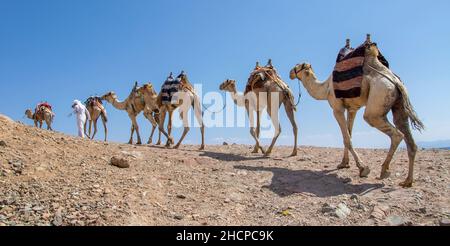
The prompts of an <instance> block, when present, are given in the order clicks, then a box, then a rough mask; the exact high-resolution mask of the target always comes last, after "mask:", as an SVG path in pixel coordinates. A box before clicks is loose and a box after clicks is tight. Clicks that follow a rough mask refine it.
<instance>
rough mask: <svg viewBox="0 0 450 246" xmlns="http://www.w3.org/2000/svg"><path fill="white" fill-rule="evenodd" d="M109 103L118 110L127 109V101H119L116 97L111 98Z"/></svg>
mask: <svg viewBox="0 0 450 246" xmlns="http://www.w3.org/2000/svg"><path fill="white" fill-rule="evenodd" d="M111 104H112V105H113V106H114V108H116V109H119V110H126V109H127V105H128V103H127V101H119V100H117V99H113V100H112V102H111Z"/></svg>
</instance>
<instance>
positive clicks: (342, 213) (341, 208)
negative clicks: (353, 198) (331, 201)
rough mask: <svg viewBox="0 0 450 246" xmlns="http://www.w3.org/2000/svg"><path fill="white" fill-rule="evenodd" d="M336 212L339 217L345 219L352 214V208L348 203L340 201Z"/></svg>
mask: <svg viewBox="0 0 450 246" xmlns="http://www.w3.org/2000/svg"><path fill="white" fill-rule="evenodd" d="M334 213H335V215H336V216H337V217H338V218H339V219H345V218H347V216H349V215H350V213H351V210H350V209H349V208H348V207H347V205H346V204H345V203H340V204H339V205H338V206H337V208H336V210H335V211H334Z"/></svg>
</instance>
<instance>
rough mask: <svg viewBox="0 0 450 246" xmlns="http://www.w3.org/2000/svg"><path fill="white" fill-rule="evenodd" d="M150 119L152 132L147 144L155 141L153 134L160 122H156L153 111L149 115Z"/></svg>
mask: <svg viewBox="0 0 450 246" xmlns="http://www.w3.org/2000/svg"><path fill="white" fill-rule="evenodd" d="M148 120H149V121H150V123H151V124H152V132H151V134H150V137H149V139H148V142H147V144H152V143H153V134H154V133H155V130H156V127H158V124H157V123H156V120H155V118H154V117H153V115H152V114H151V113H150V114H149V115H148Z"/></svg>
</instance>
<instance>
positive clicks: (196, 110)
mask: <svg viewBox="0 0 450 246" xmlns="http://www.w3.org/2000/svg"><path fill="white" fill-rule="evenodd" d="M194 114H195V118H196V119H197V122H198V124H199V125H200V134H201V135H202V144H201V145H200V150H204V149H205V124H204V123H203V113H202V110H201V105H200V101H199V100H198V99H196V100H195V101H194Z"/></svg>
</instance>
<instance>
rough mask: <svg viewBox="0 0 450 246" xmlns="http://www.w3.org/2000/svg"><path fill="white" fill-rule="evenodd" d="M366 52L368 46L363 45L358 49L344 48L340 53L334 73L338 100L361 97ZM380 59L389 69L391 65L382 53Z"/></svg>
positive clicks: (335, 91)
mask: <svg viewBox="0 0 450 246" xmlns="http://www.w3.org/2000/svg"><path fill="white" fill-rule="evenodd" d="M365 50H366V45H365V44H363V45H361V46H359V47H358V48H356V49H352V48H343V49H342V50H341V51H340V52H339V55H338V58H337V60H336V66H335V67H334V71H333V88H334V94H335V96H336V98H356V97H359V96H361V85H362V80H363V75H364V71H363V67H364V58H365ZM378 59H379V60H380V62H381V63H383V64H384V65H385V66H386V67H388V68H389V63H388V62H387V60H386V59H385V58H384V56H383V55H381V53H380V55H379V56H378Z"/></svg>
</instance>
